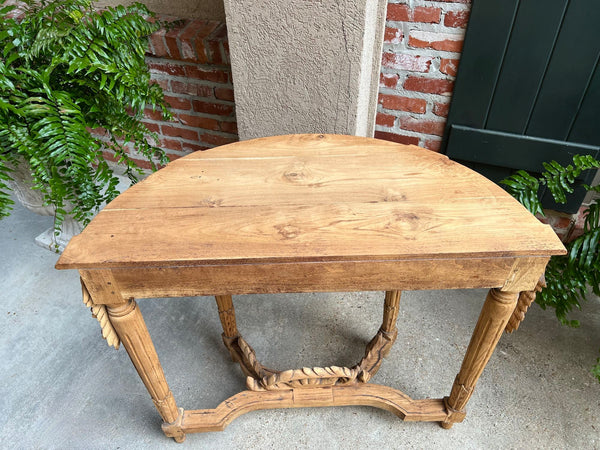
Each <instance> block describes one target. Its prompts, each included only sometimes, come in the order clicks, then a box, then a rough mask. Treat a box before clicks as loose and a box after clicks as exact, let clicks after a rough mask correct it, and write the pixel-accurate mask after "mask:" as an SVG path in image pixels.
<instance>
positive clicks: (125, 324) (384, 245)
mask: <svg viewBox="0 0 600 450" xmlns="http://www.w3.org/2000/svg"><path fill="white" fill-rule="evenodd" d="M564 253H565V249H564V247H563V245H562V243H561V242H560V241H559V239H558V238H557V237H556V235H555V234H554V232H553V231H552V229H551V228H550V227H549V226H547V225H543V224H541V223H540V222H539V221H538V220H537V219H535V218H534V217H533V216H532V215H531V214H529V213H528V212H527V211H526V210H525V209H524V208H523V207H522V206H521V205H520V204H519V203H518V202H516V201H515V200H514V199H512V198H511V197H510V196H509V195H508V194H507V193H506V192H504V191H503V190H502V189H501V188H499V187H498V186H496V185H495V184H494V183H492V182H490V181H489V180H487V179H485V178H483V177H481V176H480V175H478V174H476V173H475V172H473V171H471V170H469V169H467V168H465V167H463V166H461V165H459V164H457V163H454V162H452V161H450V160H449V159H448V158H447V157H445V156H444V155H440V154H437V153H434V152H429V151H427V150H424V149H420V148H418V147H414V146H405V145H400V144H395V143H391V142H385V141H379V140H375V139H367V138H359V137H353V136H333V135H294V136H277V137H272V138H264V139H256V140H252V141H244V142H238V143H234V144H231V145H227V146H223V147H220V148H216V149H212V150H208V151H205V152H196V153H194V154H191V155H189V156H187V157H185V158H181V159H179V160H176V161H174V162H173V163H171V164H169V165H168V166H167V167H166V168H165V169H162V170H161V171H159V172H157V173H155V174H153V175H152V176H150V177H148V178H147V179H146V180H144V181H143V182H141V183H139V184H138V185H136V186H134V187H132V188H131V189H129V190H128V191H126V192H125V193H123V194H122V195H120V196H119V197H118V198H117V199H115V200H114V201H113V202H112V203H110V204H109V205H108V206H107V207H106V208H105V209H104V210H103V211H101V212H100V213H99V214H98V215H97V216H96V217H95V218H94V219H93V220H92V222H91V223H90V225H89V226H88V227H86V228H85V230H84V231H83V232H82V233H81V234H80V235H79V236H76V237H75V238H73V240H72V241H71V243H70V244H69V245H68V246H67V248H66V249H65V251H64V253H63V254H62V256H61V257H60V259H59V261H58V263H57V264H56V267H57V268H59V269H73V268H76V269H79V272H80V275H81V279H82V281H83V284H84V287H85V289H84V296H87V297H85V298H86V299H87V304H89V305H90V306H92V307H93V308H96V309H95V310H96V311H99V312H101V313H102V317H100V316H99V319H100V321H101V324H102V323H103V324H104V325H103V326H102V327H103V333H104V334H105V335H106V336H110V342H113V343H118V341H119V340H120V341H121V342H122V343H123V345H124V347H125V348H126V350H127V352H128V354H129V356H130V358H131V360H132V362H133V364H134V366H135V367H136V369H137V371H138V373H139V375H140V377H141V379H142V381H143V383H144V384H145V386H146V388H147V389H148V392H149V393H150V395H151V397H152V399H153V401H154V404H155V405H156V407H157V409H158V411H159V413H160V414H161V416H162V418H163V420H164V422H165V423H164V424H163V430H164V431H165V433H166V434H167V435H168V436H172V437H173V438H175V440H176V441H178V442H182V441H183V440H184V439H185V433H186V432H197V431H216V430H222V429H223V428H225V426H227V424H229V423H230V422H231V421H232V420H233V419H235V418H236V417H238V416H239V415H241V414H244V413H246V412H249V411H254V410H258V409H269V408H291V407H303V406H341V405H368V406H374V407H379V408H383V409H387V410H389V411H392V412H393V413H395V414H397V415H398V416H400V417H401V418H403V419H404V420H426V421H440V422H441V423H442V426H444V427H445V428H449V427H450V426H452V424H453V423H456V422H460V421H462V420H463V419H464V417H465V414H466V413H465V406H466V404H467V402H468V400H469V398H470V397H471V394H472V392H473V389H474V387H475V384H476V383H477V380H478V379H479V376H480V375H481V372H482V371H483V369H484V367H485V365H486V363H487V361H488V360H489V358H490V356H491V354H492V352H493V350H494V348H495V346H496V343H497V342H498V339H499V338H500V335H501V334H502V331H503V330H504V329H505V327H506V325H507V322H508V320H509V318H510V317H511V314H513V315H514V318H513V321H512V322H511V325H509V329H510V327H514V326H515V323H514V322H515V321H518V320H520V319H521V318H522V315H523V313H524V310H525V309H526V306H527V305H526V303H527V301H529V300H530V298H529V297H527V295H525V296H522V297H521V298H522V299H523V301H522V302H521V303H520V306H519V307H518V308H517V309H515V302H516V299H517V297H518V295H519V292H521V291H533V290H534V289H535V287H536V284H537V281H538V279H539V277H540V275H542V273H543V271H544V269H545V266H546V264H547V262H548V259H549V258H550V256H551V255H557V254H564ZM481 287H488V288H493V289H491V290H490V292H489V294H488V296H487V299H486V301H485V303H484V305H483V308H482V311H481V315H480V317H479V320H478V322H477V326H476V328H475V331H474V333H473V337H472V339H471V342H470V344H469V347H468V349H467V352H466V355H465V359H464V361H463V364H462V366H461V369H460V372H459V374H458V375H457V377H456V380H455V382H454V385H453V387H452V390H451V392H450V395H449V396H448V397H446V398H444V399H437V400H436V399H425V400H412V399H411V398H410V397H408V396H406V395H405V394H403V393H402V392H400V391H397V390H395V389H392V388H387V387H383V386H376V385H369V384H366V382H367V381H369V379H370V378H371V376H372V375H373V374H374V373H375V372H376V371H377V370H378V368H379V366H380V364H381V361H382V359H383V358H384V357H385V356H386V354H387V352H388V351H389V349H390V348H391V346H392V344H393V342H394V340H395V339H396V335H397V329H396V325H395V322H396V319H397V317H398V306H399V300H400V292H399V291H401V290H415V289H454V288H481ZM363 290H385V291H388V292H387V293H386V298H385V302H384V317H383V321H382V325H381V328H380V329H379V331H378V332H377V334H376V335H375V337H374V338H373V339H372V340H371V342H370V343H369V344H368V345H367V348H366V351H365V356H364V357H363V358H362V360H361V361H360V362H359V363H358V364H357V365H355V366H353V367H351V368H345V367H337V366H329V367H325V368H318V367H317V368H308V369H291V370H287V371H283V372H278V371H275V370H271V369H267V368H265V367H263V366H262V365H261V364H260V363H259V362H258V360H257V358H256V355H255V353H254V350H252V347H250V345H248V344H247V343H246V341H244V340H243V338H242V337H241V336H240V334H239V332H238V329H237V325H236V319H235V310H234V307H233V302H232V299H231V295H233V294H249V293H278V292H325V291H346V292H347V291H363ZM198 295H214V296H216V301H217V305H218V309H219V317H220V319H221V323H222V326H223V331H224V333H223V340H224V342H225V344H226V345H227V347H228V349H229V351H230V353H231V356H232V358H233V359H234V360H235V361H238V362H239V363H240V365H241V367H242V370H243V371H244V373H245V374H246V376H248V377H249V383H248V385H249V386H250V387H251V388H252V389H253V390H249V391H244V392H241V393H240V394H237V395H235V396H233V397H231V398H229V399H228V400H226V401H225V402H223V403H222V404H221V405H219V406H218V407H217V408H216V409H211V410H194V411H184V410H183V409H178V408H177V406H176V404H175V400H174V399H173V395H172V394H171V391H170V389H169V386H168V385H167V382H166V379H165V376H164V374H163V371H162V368H161V366H160V362H159V360H158V356H157V355H156V351H155V350H154V346H153V344H152V341H151V339H150V335H149V333H148V330H147V328H146V325H145V323H144V320H143V318H142V315H141V313H140V311H139V308H137V305H136V303H135V301H134V300H133V299H134V298H154V297H180V296H198ZM97 315H98V314H97ZM111 333H112V334H111ZM115 333H116V335H118V339H117V337H116V336H115Z"/></svg>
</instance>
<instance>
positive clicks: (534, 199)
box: [502, 155, 600, 381]
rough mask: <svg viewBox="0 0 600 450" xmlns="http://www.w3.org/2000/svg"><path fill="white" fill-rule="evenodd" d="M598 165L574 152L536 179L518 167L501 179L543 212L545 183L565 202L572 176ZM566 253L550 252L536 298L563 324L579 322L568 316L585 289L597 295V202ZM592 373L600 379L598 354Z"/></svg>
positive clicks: (599, 240) (599, 215) (599, 225)
mask: <svg viewBox="0 0 600 450" xmlns="http://www.w3.org/2000/svg"><path fill="white" fill-rule="evenodd" d="M598 168H600V161H598V160H596V159H594V158H593V157H592V156H590V155H584V156H580V155H575V156H574V157H573V164H570V165H568V166H567V167H565V166H562V165H560V164H559V163H557V162H556V161H552V162H550V163H544V169H545V170H544V172H542V175H541V177H540V178H539V179H537V178H535V177H533V176H532V175H530V174H529V173H527V172H525V171H523V170H519V171H518V172H516V173H515V174H513V175H512V176H510V177H509V178H507V179H505V180H503V181H502V183H503V184H504V185H506V187H507V190H508V192H509V193H510V194H512V195H513V197H515V198H516V199H517V200H518V201H519V202H521V203H522V204H523V206H525V207H526V208H527V209H528V210H529V211H530V212H531V213H533V214H540V215H542V216H543V215H544V212H543V209H542V205H541V203H540V200H539V196H538V191H539V189H540V187H541V186H547V187H548V190H549V191H550V193H551V194H552V196H553V197H554V200H555V201H556V202H557V203H565V202H566V201H567V194H569V193H572V192H573V187H574V183H575V179H576V178H577V177H578V176H579V175H580V174H581V172H583V171H584V170H589V169H598ZM585 188H586V189H587V190H588V191H595V192H600V185H596V186H587V185H586V186H585ZM566 247H567V250H568V253H567V254H566V255H564V256H553V257H552V258H550V262H549V263H548V266H547V268H546V284H547V286H546V288H544V289H543V290H542V291H541V292H540V293H538V295H537V298H536V302H537V303H538V304H539V305H540V306H541V307H542V308H543V309H546V307H548V306H550V307H552V308H554V310H555V312H556V317H558V320H560V322H561V323H562V324H564V325H569V326H573V327H577V326H579V322H578V321H577V320H570V319H568V317H567V315H568V314H569V312H570V311H571V310H572V309H573V308H578V309H581V300H585V299H586V295H587V293H588V289H589V288H591V290H592V292H593V293H594V294H595V295H598V296H600V204H599V203H598V201H597V200H595V201H593V202H592V203H591V204H590V205H589V206H588V207H587V209H586V211H585V222H584V225H583V234H582V235H581V236H579V237H577V238H576V239H574V240H572V241H571V242H569V243H567V244H566ZM592 373H593V374H594V375H595V376H596V377H597V378H598V381H600V358H599V359H598V364H597V365H596V366H595V367H594V368H593V369H592Z"/></svg>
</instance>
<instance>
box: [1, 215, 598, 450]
mask: <svg viewBox="0 0 600 450" xmlns="http://www.w3.org/2000/svg"><path fill="white" fill-rule="evenodd" d="M49 225H50V222H49V219H48V218H47V217H38V216H35V215H33V214H31V213H29V212H28V211H24V210H23V209H22V208H21V207H20V206H17V207H16V209H15V212H14V214H13V215H12V216H11V217H10V218H8V219H5V220H2V221H0V244H1V248H2V255H3V257H2V258H1V259H0V273H1V274H2V283H1V289H2V291H1V292H0V299H1V302H0V304H1V305H2V311H1V312H0V361H1V363H0V411H1V414H0V443H1V444H0V447H2V448H27V449H29V448H60V449H70V448H81V449H96V448H97V449H108V448H110V449H117V448H163V447H164V448H167V447H169V448H185V447H187V448H210V449H236V448H239V449H245V448H250V449H252V448H283V449H296V448H313V447H317V446H319V447H320V448H347V447H351V448H380V447H385V448H450V447H452V448H600V384H599V383H598V382H597V381H596V380H595V378H594V377H593V376H592V375H591V374H590V367H591V365H592V364H593V362H594V361H595V359H596V357H598V349H599V348H600V301H599V300H598V299H594V300H592V301H590V302H588V303H587V304H585V305H584V311H583V312H582V313H578V314H575V317H577V318H579V319H580V320H581V324H582V326H581V328H579V329H569V328H565V327H561V326H560V325H559V324H558V322H557V321H556V319H555V317H554V315H553V312H552V311H543V310H541V309H540V308H539V307H538V306H537V305H536V306H534V307H533V308H532V309H531V310H530V312H529V313H528V316H527V318H526V320H525V322H524V323H523V324H522V326H521V328H520V329H519V330H518V331H517V332H516V333H514V334H512V335H504V336H503V337H502V339H501V341H500V344H499V345H498V348H497V350H496V352H495V354H494V356H493V357H492V359H491V360H490V363H489V364H488V366H487V368H486V370H485V371H484V373H483V375H482V377H481V379H480V381H479V384H478V386H477V389H476V390H475V394H474V395H473V397H472V399H471V402H470V403H469V406H468V411H469V412H468V415H467V418H466V419H465V421H464V422H463V423H462V424H457V425H455V426H454V427H453V428H452V429H451V430H444V429H442V428H441V427H439V425H437V424H435V423H409V422H407V423H404V422H402V421H400V420H399V419H398V418H397V417H396V416H394V415H392V414H391V413H388V412H386V411H382V410H378V409H374V408H369V407H343V408H314V409H295V410H270V411H256V412H252V413H249V414H247V415H244V416H242V417H240V418H239V419H237V420H235V421H234V422H233V423H232V424H231V425H230V426H229V427H228V428H227V430H225V431H224V432H218V433H206V434H192V435H188V438H187V441H186V442H185V443H184V444H176V443H175V442H174V441H172V440H171V439H168V438H166V437H165V436H164V435H163V434H162V432H161V430H160V422H161V421H160V418H159V416H158V413H157V412H156V410H155V409H154V406H153V404H152V402H151V400H150V398H149V395H148V394H147V392H146V390H145V388H144V386H143V385H142V383H141V381H140V380H139V378H138V377H137V374H136V372H135V370H134V368H133V366H132V365H131V363H130V362H129V359H128V357H127V354H126V353H125V351H124V350H123V349H120V350H119V351H115V350H114V349H112V348H109V347H108V346H107V345H106V343H105V341H104V340H103V339H102V338H101V336H100V333H99V330H100V328H99V326H98V323H97V322H96V321H95V320H94V319H92V317H91V316H90V313H89V311H88V309H87V308H85V307H84V305H83V304H82V302H81V294H80V288H79V280H78V275H77V273H76V272H75V271H56V270H54V268H53V266H54V263H55V262H56V259H57V255H55V254H53V253H51V252H49V251H47V250H44V249H42V248H39V247H36V246H35V245H34V244H33V239H34V237H35V236H36V235H37V234H39V233H41V232H42V231H43V230H44V229H45V228H47V227H48V226H49ZM150 245H151V244H150ZM484 297H485V291H482V290H477V291H465V290H458V291H429V292H406V293H404V295H403V297H402V302H401V312H400V317H399V321H398V325H399V335H398V340H397V342H396V345H395V347H394V349H393V350H392V352H391V354H390V355H389V357H388V359H387V360H386V361H385V362H384V364H383V367H382V369H381V370H380V372H379V373H378V374H377V375H376V377H375V379H374V380H373V382H375V383H380V384H386V385H389V386H393V387H396V388H399V389H402V390H403V391H404V392H406V393H407V394H408V395H410V396H412V397H413V398H423V397H443V396H444V395H447V394H448V393H449V388H450V386H451V384H452V381H453V379H454V376H455V374H456V373H457V371H458V369H459V366H460V362H461V358H462V355H463V353H464V351H465V348H466V345H467V343H468V341H469V337H470V334H471V331H472V329H473V326H474V324H475V321H476V319H477V316H478V313H479V309H480V307H481V304H482V301H483V298H484ZM382 299H383V294H382V293H375V292H363V293H340V294H304V295H296V294H289V295H278V296H272V295H252V296H244V297H236V298H235V299H234V301H235V302H236V309H237V315H238V322H239V326H240V330H241V332H242V333H243V334H244V336H245V337H246V339H247V340H248V341H249V342H250V343H251V344H252V345H253V347H254V348H255V350H256V351H257V354H258V356H259V358H260V359H261V360H262V362H263V363H264V364H265V365H268V366H272V367H275V368H281V369H283V368H293V367H299V366H312V365H330V364H337V365H351V364H353V363H354V362H356V361H357V360H358V359H359V358H360V357H361V356H362V353H363V349H364V344H365V343H366V342H367V341H368V340H369V339H370V338H371V336H372V335H373V334H374V333H375V332H376V330H377V328H378V326H379V322H380V315H381V311H380V309H381V304H382ZM139 303H140V305H141V309H142V312H143V314H144V316H145V318H146V322H147V325H148V328H149V330H150V333H151V335H152V336H153V339H154V342H155V345H156V348H157V351H158V354H159V356H160V357H161V361H162V364H163V367H164V370H165V373H166V377H167V380H168V381H169V383H170V386H171V389H172V391H173V393H174V395H175V399H176V400H177V401H178V404H179V406H181V407H183V408H186V409H200V408H212V407H215V406H217V404H218V403H219V402H221V401H223V400H225V399H226V398H227V397H228V396H231V395H233V394H235V393H236V392H238V391H239V390H241V389H243V387H244V383H243V380H244V377H243V376H242V374H241V371H240V370H239V368H238V367H237V366H236V365H234V364H233V363H232V362H231V360H230V359H229V357H228V354H227V352H226V350H225V348H224V347H223V345H222V343H221V338H220V324H219V320H218V317H217V310H216V306H215V304H214V301H213V299H211V298H205V297H202V298H183V299H170V300H160V301H158V300H154V299H146V300H141V301H140V302H139ZM284 304H285V305H284ZM178 445H182V446H180V447H177V446H178ZM183 446H185V447H183Z"/></svg>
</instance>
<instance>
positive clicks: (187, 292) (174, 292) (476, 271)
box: [80, 257, 549, 304]
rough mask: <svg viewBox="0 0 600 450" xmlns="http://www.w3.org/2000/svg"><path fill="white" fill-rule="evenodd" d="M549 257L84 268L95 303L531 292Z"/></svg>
mask: <svg viewBox="0 0 600 450" xmlns="http://www.w3.org/2000/svg"><path fill="white" fill-rule="evenodd" d="M548 259H549V258H548V257H502V258H461V259H413V260H400V261H335V262H313V263H271V264H235V265H204V266H185V267H169V268H160V267H149V268H143V267H137V268H121V269H119V268H117V269H89V270H80V274H81V277H82V278H83V280H84V281H85V283H86V285H87V287H88V289H89V290H90V292H91V293H92V295H93V297H94V299H95V300H94V301H95V302H96V303H106V304H109V303H118V302H121V301H123V300H125V299H127V298H131V297H133V298H155V297H191V296H203V295H241V294H255V293H284V292H352V291H379V290H383V291H389V290H427V289H465V288H492V287H495V288H500V289H501V290H504V291H513V292H519V291H528V290H533V289H534V288H535V285H536V283H537V281H538V279H539V277H540V276H541V275H542V274H543V273H544V269H545V267H546V264H547V262H548Z"/></svg>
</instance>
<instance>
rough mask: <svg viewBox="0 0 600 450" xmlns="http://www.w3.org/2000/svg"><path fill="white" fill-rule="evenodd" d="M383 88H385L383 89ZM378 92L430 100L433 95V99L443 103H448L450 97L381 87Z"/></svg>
mask: <svg viewBox="0 0 600 450" xmlns="http://www.w3.org/2000/svg"><path fill="white" fill-rule="evenodd" d="M383 89H385V91H383ZM379 93H380V94H384V95H393V96H396V97H407V98H414V99H418V100H430V99H431V97H430V96H434V97H435V98H434V100H436V101H438V103H442V102H443V101H444V102H445V103H450V98H451V96H450V95H442V94H435V93H428V92H420V91H408V90H400V91H394V90H392V89H391V88H382V89H381V90H380V91H379ZM405 94H406V95H405ZM438 99H439V100H438Z"/></svg>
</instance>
